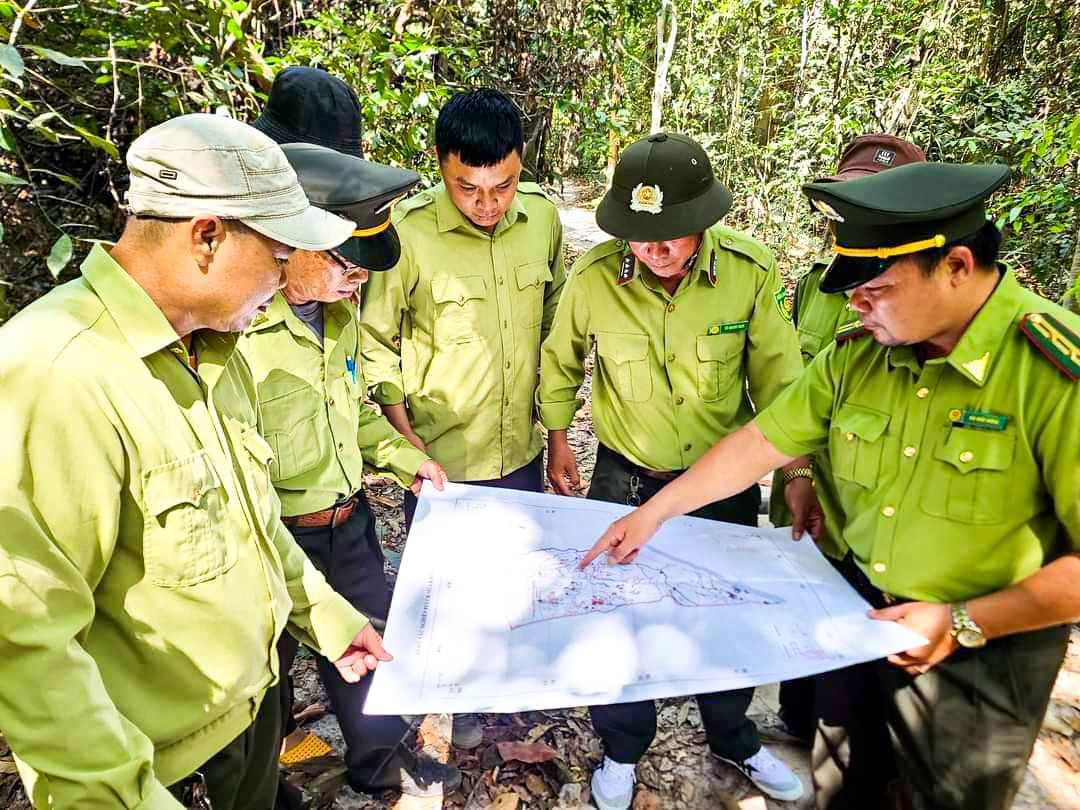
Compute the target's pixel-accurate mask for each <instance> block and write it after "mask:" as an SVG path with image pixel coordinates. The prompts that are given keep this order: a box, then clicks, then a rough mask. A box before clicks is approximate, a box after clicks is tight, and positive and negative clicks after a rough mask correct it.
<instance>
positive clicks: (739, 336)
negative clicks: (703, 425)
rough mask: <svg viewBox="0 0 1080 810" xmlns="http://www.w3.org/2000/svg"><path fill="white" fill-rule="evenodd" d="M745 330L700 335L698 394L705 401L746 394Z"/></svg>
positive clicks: (698, 348) (698, 347)
mask: <svg viewBox="0 0 1080 810" xmlns="http://www.w3.org/2000/svg"><path fill="white" fill-rule="evenodd" d="M744 335H745V333H744V332H732V333H730V334H726V335H699V336H698V339H697V356H698V396H700V397H701V399H702V400H703V401H704V402H716V401H717V400H723V399H728V398H729V397H730V396H731V395H732V394H738V395H741V394H742V382H743V378H742V374H740V371H741V369H742V350H743V343H744V342H745V337H744Z"/></svg>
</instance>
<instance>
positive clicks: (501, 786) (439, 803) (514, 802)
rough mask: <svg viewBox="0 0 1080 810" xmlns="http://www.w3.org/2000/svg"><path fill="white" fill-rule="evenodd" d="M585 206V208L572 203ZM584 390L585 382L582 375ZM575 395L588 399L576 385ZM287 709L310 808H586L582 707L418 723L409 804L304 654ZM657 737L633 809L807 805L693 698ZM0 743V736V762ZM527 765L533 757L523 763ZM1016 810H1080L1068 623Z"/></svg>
mask: <svg viewBox="0 0 1080 810" xmlns="http://www.w3.org/2000/svg"><path fill="white" fill-rule="evenodd" d="M562 193H563V200H564V202H563V204H562V205H561V209H562V221H563V228H564V237H565V242H566V245H567V254H568V256H567V264H568V266H569V264H570V262H571V261H572V259H573V258H576V257H577V256H579V255H580V254H581V253H583V252H584V251H585V250H587V249H588V248H589V247H591V246H592V245H593V244H596V243H597V242H599V241H602V240H603V239H605V238H606V236H605V235H604V234H603V232H601V231H600V230H599V229H598V228H597V227H596V224H595V221H594V219H593V213H592V211H591V210H590V209H589V207H587V201H594V199H593V198H595V197H596V196H597V194H598V190H597V189H595V188H586V187H583V186H580V185H571V184H569V183H568V184H567V185H566V186H565V187H564V188H563V192H562ZM582 203H586V204H582ZM586 386H588V380H586ZM585 398H586V400H587V401H588V399H589V398H588V394H587V390H586V392H585ZM569 438H570V443H571V446H572V447H573V448H574V451H575V453H576V455H577V458H578V461H579V466H580V469H581V474H582V478H583V481H587V480H588V478H589V475H590V473H591V470H592V467H593V464H594V461H595V453H596V440H595V438H594V436H593V433H592V419H591V410H590V407H589V405H588V404H586V405H585V406H584V407H583V408H582V409H581V411H579V413H578V414H577V416H576V418H575V420H574V423H573V425H572V426H571V428H570V431H569ZM365 483H366V487H367V492H368V496H369V498H370V500H371V503H372V506H373V508H374V511H375V514H376V518H377V530H378V533H379V536H380V539H381V541H382V543H383V547H384V550H385V553H386V558H387V572H388V574H389V575H390V576H391V577H394V576H396V572H397V567H398V565H399V563H400V561H401V554H402V551H403V550H404V545H405V535H404V531H403V528H404V527H403V520H402V513H401V491H400V490H399V489H397V488H396V487H395V486H394V485H392V484H391V483H389V482H388V481H386V480H385V479H381V478H378V477H375V476H370V477H368V479H367V480H366V482H365ZM293 676H294V679H295V681H296V685H297V706H296V708H297V710H298V712H302V716H303V717H304V718H305V720H304V723H303V727H304V728H307V729H310V730H312V731H314V732H315V733H316V734H318V735H319V736H320V737H322V739H324V740H325V741H326V742H328V743H329V744H330V745H331V746H332V747H333V748H334V753H333V754H332V755H330V756H328V757H326V758H323V759H322V760H319V761H317V762H312V763H310V765H308V766H307V767H303V768H295V769H293V770H292V771H290V772H288V773H287V774H286V776H287V777H288V778H289V780H290V781H291V782H293V783H295V784H299V785H302V786H303V787H304V788H305V790H306V791H307V792H308V793H309V794H310V795H311V797H312V798H313V807H318V808H334V810H390V809H391V808H392V809H393V810H421V809H422V810H434V808H448V809H450V810H462V809H464V810H481V809H482V808H492V809H493V810H527V809H531V808H535V810H586V808H589V807H591V806H592V805H591V804H590V802H589V778H590V775H591V773H592V769H593V768H594V767H595V766H596V765H597V764H598V762H599V761H600V759H601V756H602V754H601V749H600V742H599V740H598V739H597V737H596V735H595V734H593V732H592V728H591V725H590V723H589V718H588V713H587V711H586V710H585V709H583V708H577V709H566V710H561V711H543V712H523V713H518V714H488V715H481V718H482V720H483V724H484V741H483V743H482V744H481V745H480V747H478V748H476V749H474V750H472V751H457V750H451V748H450V746H449V745H448V741H447V736H448V730H449V718H448V716H445V715H443V716H440V717H428V718H426V719H425V720H424V722H423V724H422V725H420V727H419V728H418V730H417V736H416V739H415V741H414V742H413V745H414V746H415V747H417V748H420V747H423V748H424V749H425V750H427V751H428V752H429V753H431V754H433V755H435V756H438V757H440V758H442V759H443V760H444V761H446V760H447V759H449V761H451V762H452V763H453V764H454V765H456V766H457V767H458V768H459V769H460V770H461V772H462V776H463V784H462V787H461V788H460V789H459V790H457V791H455V792H454V793H452V794H450V795H448V796H446V797H444V798H435V799H429V800H417V799H411V798H408V797H399V796H398V795H397V794H393V793H387V794H384V795H380V796H367V795H364V794H359V793H355V792H353V791H352V790H351V789H350V788H348V787H347V786H345V785H344V767H343V765H342V761H341V757H340V754H341V752H343V750H344V745H343V741H342V739H341V732H340V729H339V728H338V724H337V721H336V719H335V718H334V716H333V714H332V713H330V712H329V711H326V709H328V705H327V702H326V696H325V692H324V691H323V689H322V686H321V684H320V683H319V679H318V675H317V673H316V671H315V666H314V661H313V660H312V658H311V656H310V654H305V653H301V655H300V656H298V658H297V660H296V663H295V664H294V666H293ZM776 696H777V686H776V685H775V684H774V685H771V686H763V687H759V688H758V689H757V693H756V696H755V698H754V702H753V704H752V705H751V708H750V715H751V717H752V719H753V720H754V721H755V722H756V723H757V725H758V728H759V730H760V731H761V734H762V738H763V740H764V741H765V743H766V744H767V745H768V746H769V747H770V749H771V750H772V751H773V752H774V753H775V754H777V756H779V757H780V758H781V759H783V760H784V761H785V762H787V763H788V764H789V765H790V766H791V767H792V768H794V769H795V771H796V772H797V773H798V774H799V776H800V778H802V780H803V782H804V784H805V785H807V787H808V788H809V782H810V775H809V752H808V751H807V750H806V749H805V748H803V747H800V746H798V745H795V744H792V743H791V741H790V738H787V737H786V735H785V734H784V732H783V729H782V725H781V724H780V722H779V720H778V719H777V716H776V709H777V702H776ZM659 704H660V708H659V720H658V732H657V736H656V740H655V742H654V744H653V746H652V747H651V748H650V750H649V752H648V753H647V754H646V756H645V758H644V759H643V760H642V762H641V763H640V764H639V766H638V768H637V789H636V793H635V797H634V803H633V810H666V809H667V808H679V809H680V810H683V809H684V808H685V810H698V808H700V809H701V810H705V808H710V810H712V809H714V808H718V809H719V810H765V808H769V809H770V810H783V809H784V808H791V809H792V810H794V809H795V808H812V807H813V806H814V804H813V798H812V796H810V795H809V791H808V795H807V796H805V797H804V798H803V799H802V800H800V801H798V802H775V801H772V800H766V799H765V798H763V796H762V794H761V793H760V792H759V791H757V790H756V789H755V788H754V786H753V785H752V784H751V783H749V782H748V781H747V780H746V779H744V778H743V777H742V776H740V775H739V774H737V773H736V772H735V771H734V770H732V769H731V768H729V767H726V766H723V765H720V764H717V763H716V762H715V761H713V760H711V758H710V757H709V755H708V753H707V749H706V745H705V734H704V731H703V729H702V726H701V719H700V715H699V713H698V708H697V705H696V702H695V701H694V700H693V699H692V698H686V699H673V700H663V701H659ZM5 752H6V747H5V746H3V743H2V738H0V755H3V754H5ZM528 760H536V761H528ZM26 807H28V804H27V802H26V798H25V795H24V794H23V793H22V790H21V786H20V785H19V783H18V778H17V777H16V776H15V775H14V772H13V768H12V767H11V765H10V759H9V758H8V757H6V756H0V810H3V809H4V808H10V809H11V810H22V808H26ZM1014 807H1015V809H1016V810H1080V630H1078V629H1077V627H1074V628H1073V632H1072V640H1071V643H1070V645H1069V650H1068V655H1067V657H1066V660H1065V664H1064V666H1063V668H1062V670H1061V673H1060V676H1059V677H1058V681H1057V685H1056V687H1055V689H1054V694H1053V700H1052V703H1051V706H1050V709H1049V711H1048V712H1047V715H1046V720H1045V722H1044V725H1043V730H1042V733H1041V734H1040V737H1039V740H1038V742H1037V744H1036V746H1035V750H1034V752H1033V753H1032V756H1031V760H1030V763H1029V766H1028V771H1027V776H1026V779H1025V781H1024V785H1023V788H1022V789H1021V793H1020V796H1019V797H1018V799H1017V801H1016V804H1015V805H1014Z"/></svg>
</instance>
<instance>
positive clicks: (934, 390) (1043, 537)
mask: <svg viewBox="0 0 1080 810" xmlns="http://www.w3.org/2000/svg"><path fill="white" fill-rule="evenodd" d="M1029 312H1050V313H1051V314H1053V315H1054V317H1056V318H1057V319H1058V320H1060V321H1061V322H1062V323H1063V324H1065V325H1066V326H1067V327H1068V328H1069V329H1072V330H1073V331H1076V332H1080V317H1077V315H1075V314H1072V313H1068V312H1066V311H1065V310H1064V309H1062V308H1061V307H1059V306H1057V305H1055V304H1052V303H1050V302H1049V301H1046V300H1045V299H1043V298H1040V297H1039V296H1037V295H1035V294H1034V293H1032V292H1030V291H1028V290H1025V289H1023V288H1022V287H1021V286H1020V285H1019V284H1018V283H1017V281H1016V280H1015V278H1014V277H1013V276H1012V274H1011V273H1006V274H1005V275H1004V277H1003V278H1002V280H1001V282H1000V283H999V284H998V286H997V289H996V290H995V291H994V293H993V295H992V296H991V297H990V299H989V300H988V301H987V302H986V304H985V305H984V306H983V307H982V309H981V310H980V312H979V313H978V315H976V317H975V319H974V320H973V321H972V322H971V324H970V325H969V326H968V328H967V331H966V332H965V333H964V335H963V337H962V338H961V339H960V342H959V343H958V344H957V346H956V347H955V348H954V349H953V351H952V352H951V353H950V354H949V355H948V356H947V357H944V358H937V359H933V360H929V361H927V362H925V363H923V364H921V365H920V363H919V361H918V358H917V357H916V353H915V349H914V348H913V347H910V346H896V347H892V348H886V347H885V346H881V345H879V344H878V343H876V342H875V341H874V340H873V339H872V338H871V337H869V336H865V337H860V338H853V339H851V340H848V341H846V342H844V343H841V344H836V343H834V344H832V345H831V346H830V347H829V348H827V349H826V350H825V351H824V352H822V353H821V354H820V355H818V357H817V358H816V359H815V360H814V362H813V363H812V364H811V365H810V367H809V368H807V369H806V371H805V372H804V373H803V375H802V376H801V377H800V378H799V380H798V381H797V382H796V383H795V384H794V385H792V386H791V387H790V388H789V389H787V390H786V391H785V392H784V393H782V394H781V395H780V396H779V397H778V398H777V400H776V401H775V402H773V403H772V405H771V406H769V407H768V408H767V409H766V410H765V411H764V412H763V413H762V414H761V415H760V416H758V418H757V424H758V426H759V427H760V428H761V431H762V432H763V433H764V434H765V437H766V438H767V439H768V440H769V441H770V442H771V443H772V444H773V445H774V446H775V447H776V448H778V449H779V450H780V451H781V452H784V453H787V454H789V455H792V456H796V455H800V454H802V453H805V452H808V451H811V450H817V449H820V448H823V447H827V448H828V450H829V457H830V459H831V461H832V479H833V482H834V484H835V485H836V491H837V495H838V497H839V499H840V505H841V507H842V508H843V510H844V513H845V515H846V521H845V523H844V525H843V526H841V527H836V528H837V529H839V531H840V532H841V539H842V540H843V542H844V543H846V544H847V546H848V547H849V548H850V549H851V551H852V553H853V555H854V557H855V560H856V561H857V562H858V564H859V566H860V567H861V568H862V569H863V570H864V571H865V572H866V574H867V576H868V577H869V578H870V580H871V581H872V582H873V584H874V585H875V586H876V587H878V588H880V589H881V590H882V591H885V592H887V593H892V594H895V595H897V596H901V597H905V598H908V599H917V600H923V601H930V602H956V601H962V600H966V599H972V598H975V597H978V596H981V595H983V594H987V593H991V592H994V591H997V590H1000V589H1002V588H1005V587H1007V586H1009V585H1011V584H1014V583H1016V582H1019V581H1020V580H1022V579H1024V578H1025V577H1027V576H1029V575H1031V574H1032V573H1034V572H1035V571H1037V570H1038V569H1039V568H1040V567H1042V566H1043V565H1045V564H1046V563H1047V562H1049V561H1052V560H1053V559H1054V558H1056V557H1058V556H1060V555H1061V554H1063V553H1065V552H1068V551H1075V550H1077V549H1080V384H1078V383H1075V382H1070V381H1069V380H1068V378H1067V377H1065V376H1064V375H1063V374H1061V373H1060V372H1059V371H1058V370H1057V369H1056V368H1055V367H1054V366H1053V365H1052V364H1051V363H1050V362H1049V361H1048V360H1047V359H1045V358H1044V357H1043V356H1042V355H1041V354H1040V353H1039V352H1038V351H1036V349H1035V348H1034V347H1033V346H1032V345H1031V344H1030V343H1029V342H1028V340H1027V339H1026V338H1025V337H1024V335H1023V334H1022V333H1021V331H1020V329H1019V328H1018V323H1019V322H1020V320H1021V319H1022V318H1023V316H1024V315H1025V314H1026V313H1029ZM968 423H972V424H970V425H969V424H968ZM974 423H980V424H982V425H984V427H976V426H973V424H974ZM989 425H995V426H997V427H1000V428H1001V429H990V428H989V427H986V426H989Z"/></svg>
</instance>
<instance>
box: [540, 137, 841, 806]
mask: <svg viewBox="0 0 1080 810" xmlns="http://www.w3.org/2000/svg"><path fill="white" fill-rule="evenodd" d="M730 207H731V193H730V192H729V191H728V190H727V189H726V188H725V187H724V186H723V185H722V184H721V183H720V182H719V181H718V180H717V179H716V177H715V176H714V175H713V171H712V166H711V164H710V162H709V157H708V155H707V154H706V153H705V150H704V149H702V148H701V146H699V145H698V144H697V143H695V142H694V141H692V140H690V139H689V138H686V137H683V136H681V135H666V134H663V133H660V134H656V135H650V136H649V137H647V138H643V139H641V140H639V141H637V142H636V143H634V144H632V145H631V146H629V147H628V148H627V149H626V151H625V152H624V153H623V155H622V157H621V158H620V159H619V162H618V164H617V165H616V167H615V173H614V176H613V178H612V185H611V189H610V190H609V191H608V193H607V194H606V195H605V196H604V199H603V201H602V202H601V203H600V207H599V208H598V209H597V214H596V220H597V222H598V223H599V225H600V227H601V228H603V229H604V230H605V231H607V232H608V233H610V234H612V235H613V236H615V237H617V238H616V239H612V240H611V241H608V242H604V243H603V244H600V245H598V246H596V247H594V248H593V249H592V250H590V251H589V252H588V253H586V254H585V255H584V256H582V257H581V258H580V259H579V260H578V261H577V263H576V264H575V265H574V267H573V270H572V271H571V273H570V277H569V278H568V280H567V282H566V288H565V289H564V291H563V297H562V300H561V302H560V304H559V308H558V311H557V312H556V315H555V322H554V324H553V325H552V329H551V334H550V336H549V337H548V339H547V340H546V341H545V342H544V345H543V347H542V349H541V353H540V363H541V371H540V389H539V393H538V402H539V407H540V418H541V422H542V423H543V425H544V426H545V427H546V428H547V429H548V477H549V479H550V481H551V485H552V487H553V488H554V489H555V491H556V492H560V493H562V494H564V495H572V494H575V491H576V489H577V488H578V486H579V483H580V479H579V477H578V470H577V462H576V460H575V459H574V455H573V452H572V451H571V450H570V446H569V444H568V442H567V439H566V429H567V427H568V426H569V424H570V421H571V419H572V418H573V416H574V413H575V412H576V411H577V409H578V408H579V407H580V405H581V403H582V400H580V399H578V398H577V391H578V388H579V386H580V385H581V383H582V380H583V379H584V375H585V365H584V364H585V358H586V357H587V356H588V354H589V352H590V351H591V350H592V347H593V346H594V345H595V347H596V367H595V370H594V373H593V381H592V407H593V423H594V426H595V429H596V434H597V437H598V438H599V440H600V446H599V448H598V450H597V454H596V468H595V470H594V472H593V476H592V483H591V485H590V487H589V493H588V497H589V498H594V499H597V500H606V501H614V502H617V503H627V504H631V505H638V504H640V503H643V502H645V501H647V500H648V499H649V498H650V497H652V496H653V495H654V494H655V493H656V492H657V491H658V490H659V489H660V488H661V487H663V485H664V484H665V483H666V482H667V481H670V480H671V479H673V478H675V477H676V476H677V475H678V474H679V473H680V472H681V471H682V470H684V469H686V468H687V467H689V466H690V465H691V464H693V463H694V462H695V461H696V460H697V459H698V457H699V456H700V455H701V454H702V453H704V452H705V450H706V449H708V447H709V446H710V445H711V444H713V443H714V442H716V441H717V440H718V439H720V438H721V437H723V436H725V435H727V434H728V433H731V432H732V431H734V430H736V429H738V428H739V427H740V426H741V425H743V424H745V423H746V422H748V421H750V419H752V418H753V415H754V412H755V409H756V408H761V407H764V406H765V405H767V404H768V403H769V402H771V401H772V400H773V399H774V398H775V397H776V396H777V395H778V394H779V393H780V392H781V391H782V390H783V389H784V388H785V387H786V386H787V385H788V384H789V383H791V382H792V381H793V380H794V379H795V377H796V375H797V374H798V372H799V369H800V367H801V363H800V361H799V348H798V344H797V343H796V340H795V333H794V330H793V329H792V328H791V320H790V316H789V313H788V309H787V307H786V306H785V304H786V298H785V295H784V288H783V286H782V285H781V283H780V275H779V273H778V271H777V268H776V260H775V259H774V258H773V256H772V254H771V253H770V252H769V251H768V249H767V248H765V246H764V245H762V244H760V243H759V242H757V241H755V240H754V239H751V238H750V237H749V236H746V235H745V234H742V233H740V232H738V231H735V230H732V229H730V228H727V227H724V226H723V225H720V224H719V220H720V219H721V218H722V217H723V216H724V214H726V213H727V211H728V209H729V208H730ZM782 474H783V475H784V476H786V477H788V478H790V480H791V482H792V483H791V485H790V486H789V490H788V491H789V496H790V497H791V500H790V501H789V503H790V505H791V506H792V508H793V511H794V512H795V514H796V515H797V518H798V519H797V521H796V524H797V527H798V528H797V529H796V531H797V533H798V534H801V533H802V531H803V528H810V529H811V531H812V533H816V532H817V531H819V530H820V523H819V520H818V516H817V511H816V500H815V499H814V497H813V490H812V488H811V487H810V481H809V479H808V478H807V477H806V476H807V475H808V474H809V473H808V471H807V470H806V466H805V461H804V460H801V459H797V460H795V461H794V462H792V463H790V464H788V465H787V466H786V468H785V471H784V472H783V473H782ZM760 502H761V491H760V488H759V487H758V486H757V484H753V485H752V486H750V487H749V488H747V489H746V490H745V491H743V492H740V493H738V494H736V495H734V496H733V497H730V498H727V499H725V500H721V501H717V502H716V503H712V504H709V505H708V506H706V507H704V508H703V509H701V510H699V511H698V512H695V513H694V514H695V515H696V516H698V517H705V518H711V519H714V520H724V521H729V522H732V523H741V524H744V525H752V526H756V525H757V515H758V506H759V504H760ZM753 694H754V690H753V689H738V690H732V691H729V692H721V693H714V694H709V695H699V696H698V703H699V705H700V707H701V714H702V718H703V720H704V723H705V730H706V735H707V738H708V742H709V748H710V750H711V751H712V752H713V753H714V754H715V755H716V756H718V757H719V758H721V759H723V760H725V761H727V762H729V763H731V764H733V765H734V766H735V767H736V768H738V769H739V770H740V771H741V772H742V773H743V774H745V775H746V776H748V777H749V778H750V779H751V780H753V781H754V783H755V784H757V785H758V787H760V788H761V789H762V790H763V791H765V792H766V793H768V794H769V795H770V796H772V797H774V798H779V799H796V798H798V797H799V796H800V795H802V792H803V786H802V785H801V784H800V782H799V780H798V778H797V777H796V776H795V775H794V774H793V773H792V772H791V771H790V770H789V769H788V768H787V766H786V765H784V764H783V763H782V762H780V761H779V760H778V759H777V758H776V757H775V756H773V754H772V753H770V752H769V751H768V749H766V748H764V747H762V745H761V742H760V740H759V739H758V736H757V730H756V729H755V727H754V724H753V723H752V722H751V721H750V720H749V719H747V717H746V709H747V707H748V706H749V705H750V701H751V698H752V697H753ZM589 711H590V713H591V716H592V720H593V726H594V728H595V729H596V731H597V733H598V734H599V735H600V737H601V739H602V740H603V744H604V753H605V758H604V761H603V764H602V765H601V767H600V768H599V769H597V771H596V773H595V774H594V776H593V782H592V787H593V796H594V798H595V799H596V801H597V805H598V806H599V807H600V808H601V810H615V808H625V807H629V805H630V801H631V799H632V794H633V784H634V766H635V764H636V763H637V761H638V760H639V759H640V758H641V757H642V756H643V755H644V754H645V751H646V750H647V749H648V747H649V745H650V743H651V742H652V738H653V735H654V734H655V728H656V709H655V706H654V705H653V703H652V701H643V702H639V703H628V704H621V705H614V706H592V707H590V710H589Z"/></svg>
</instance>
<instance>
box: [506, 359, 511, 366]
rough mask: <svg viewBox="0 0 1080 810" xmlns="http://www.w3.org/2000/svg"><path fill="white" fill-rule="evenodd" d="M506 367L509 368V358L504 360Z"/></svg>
mask: <svg viewBox="0 0 1080 810" xmlns="http://www.w3.org/2000/svg"><path fill="white" fill-rule="evenodd" d="M506 367H507V368H510V361H509V360H507V361H506Z"/></svg>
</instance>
